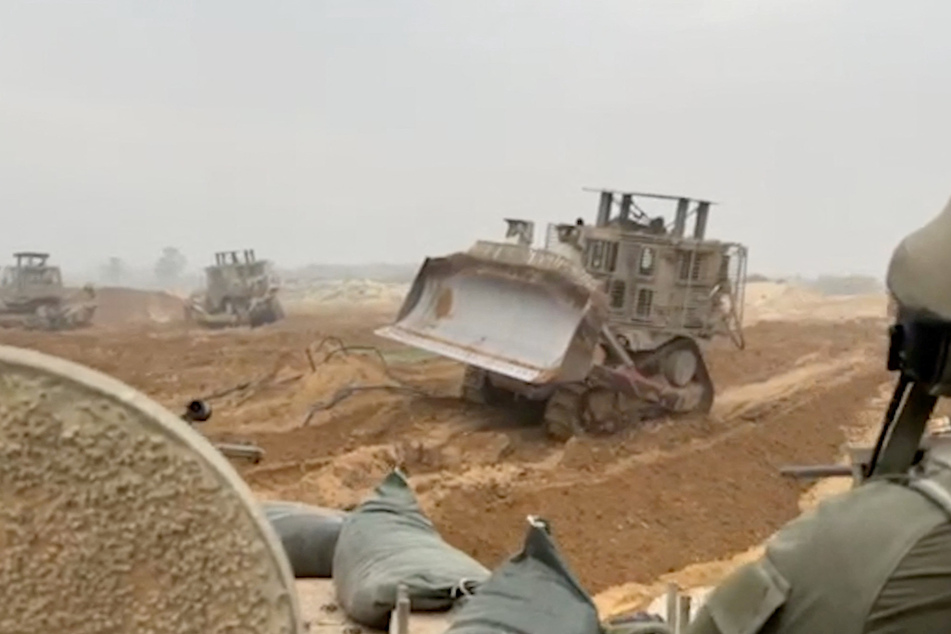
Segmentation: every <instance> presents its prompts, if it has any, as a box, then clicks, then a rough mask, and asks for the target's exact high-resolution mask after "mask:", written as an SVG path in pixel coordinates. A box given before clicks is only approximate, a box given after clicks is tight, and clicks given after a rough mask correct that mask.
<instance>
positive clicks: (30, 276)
mask: <svg viewBox="0 0 951 634" xmlns="http://www.w3.org/2000/svg"><path fill="white" fill-rule="evenodd" d="M49 257H50V255H49V253H41V252H38V251H19V252H17V253H14V254H13V259H14V261H15V262H16V263H15V264H14V265H13V266H6V267H4V269H3V277H2V282H0V285H2V286H19V287H23V286H36V287H50V286H54V287H58V286H61V285H62V283H63V280H62V276H61V274H60V271H59V268H58V267H55V266H48V265H47V261H48V260H49Z"/></svg>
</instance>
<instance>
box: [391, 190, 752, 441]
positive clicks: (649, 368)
mask: <svg viewBox="0 0 951 634" xmlns="http://www.w3.org/2000/svg"><path fill="white" fill-rule="evenodd" d="M598 191H599V193H600V204H599V207H598V214H597V220H596V222H595V224H594V225H593V226H590V225H585V223H584V221H583V220H582V219H579V220H577V221H576V222H575V223H574V224H567V225H551V226H549V231H548V235H547V238H546V244H545V248H544V249H535V248H532V242H533V232H534V225H533V224H532V223H531V222H527V221H522V220H507V221H506V222H507V223H508V226H509V230H508V234H507V238H508V241H507V242H487V241H479V242H477V243H476V244H475V245H474V246H473V247H472V248H470V249H469V250H468V251H467V252H464V253H456V254H453V255H450V256H447V257H441V258H428V259H427V260H426V261H425V263H424V264H423V266H422V268H421V269H420V271H419V273H418V274H417V276H416V279H415V280H414V282H413V285H412V287H411V288H410V291H409V294H408V295H407V297H406V299H405V300H404V302H403V306H402V307H401V309H400V311H399V314H398V316H397V319H396V321H395V323H394V324H392V325H390V326H387V327H384V328H381V329H379V330H378V331H377V334H379V335H381V336H383V337H387V338H389V339H393V340H396V341H399V342H402V343H405V344H408V345H411V346H414V347H417V348H422V349H424V350H428V351H430V352H434V353H436V354H440V355H443V356H446V357H449V358H452V359H456V360H458V361H461V362H463V363H465V364H467V371H466V375H465V381H464V385H463V396H464V397H465V398H466V399H468V400H472V401H479V402H483V403H489V404H499V405H508V406H513V405H516V404H519V403H521V404H524V405H526V406H527V407H528V409H529V411H530V412H533V413H537V414H538V415H540V416H541V417H542V418H544V420H545V424H546V427H547V429H548V431H549V433H550V434H552V435H553V436H555V437H558V438H562V439H564V438H567V437H570V436H571V435H573V434H579V433H587V434H603V433H610V432H613V431H615V430H618V429H621V428H623V427H624V426H626V425H629V424H631V423H633V422H636V421H640V420H645V419H650V418H656V417H663V416H676V415H683V414H689V413H694V412H699V413H705V412H708V411H709V410H710V408H711V406H712V405H713V400H714V387H713V382H712V380H711V378H710V375H709V373H708V371H707V366H706V363H705V362H704V358H703V354H702V352H701V349H700V347H699V345H698V342H703V341H708V340H711V339H713V338H714V337H717V336H727V337H730V338H732V340H733V341H734V343H735V344H736V345H737V346H738V347H740V348H742V347H743V345H744V344H743V334H742V317H743V292H744V288H745V284H746V257H747V250H746V247H744V246H742V245H740V244H736V243H727V242H720V241H716V240H709V239H707V238H706V227H707V219H708V216H709V212H710V207H711V205H712V203H711V202H709V201H705V200H695V199H692V198H687V197H683V196H663V195H656V194H637V193H632V192H614V191H611V190H598ZM635 198H638V199H640V198H647V199H652V200H655V201H657V200H661V201H672V202H675V203H676V213H675V217H674V220H673V222H672V223H670V224H667V223H666V222H665V220H664V219H663V218H662V217H651V216H648V215H647V214H646V213H645V212H644V211H643V210H642V209H641V208H640V207H639V206H638V205H637V203H636V202H635ZM615 208H617V210H618V213H617V214H614V210H615ZM690 216H693V218H694V226H693V234H692V235H686V229H687V221H688V218H689V217H690Z"/></svg>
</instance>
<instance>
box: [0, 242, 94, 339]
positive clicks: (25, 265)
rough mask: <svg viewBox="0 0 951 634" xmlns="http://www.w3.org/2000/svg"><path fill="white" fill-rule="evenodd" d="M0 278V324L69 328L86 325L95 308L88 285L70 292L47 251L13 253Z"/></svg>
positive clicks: (45, 328) (92, 292)
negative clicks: (50, 261)
mask: <svg viewBox="0 0 951 634" xmlns="http://www.w3.org/2000/svg"><path fill="white" fill-rule="evenodd" d="M13 258H14V260H15V263H14V264H13V265H11V266H6V267H4V269H3V276H2V279H0V327H2V328H24V329H28V330H71V329H74V328H80V327H83V326H87V325H89V323H90V322H92V318H93V315H94V314H95V312H96V303H95V292H94V291H93V289H92V287H91V286H86V287H84V288H83V289H82V290H80V291H76V292H70V291H68V290H67V289H66V288H64V287H63V277H62V274H61V273H60V269H59V267H58V266H52V265H50V264H47V260H48V259H49V254H48V253H36V252H21V253H14V254H13Z"/></svg>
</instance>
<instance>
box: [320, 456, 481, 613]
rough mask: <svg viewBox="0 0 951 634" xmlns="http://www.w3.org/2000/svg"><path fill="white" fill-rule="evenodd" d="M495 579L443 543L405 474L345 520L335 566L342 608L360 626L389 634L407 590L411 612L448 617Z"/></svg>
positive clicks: (391, 477) (395, 475) (389, 479)
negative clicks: (399, 593) (400, 593)
mask: <svg viewBox="0 0 951 634" xmlns="http://www.w3.org/2000/svg"><path fill="white" fill-rule="evenodd" d="M488 576H489V571H488V570H487V569H486V568H485V567H483V566H482V565H481V564H480V563H479V562H477V561H476V560H474V559H473V558H471V557H470V556H468V555H466V554H465V553H463V552H461V551H459V550H457V549H455V548H453V547H452V546H450V545H449V544H447V543H446V542H444V541H443V539H442V537H440V535H439V533H438V532H437V531H436V528H435V527H434V526H433V523H432V522H431V521H430V520H429V518H427V517H426V515H424V514H423V512H422V510H421V509H420V507H419V504H418V503H417V501H416V496H415V495H413V491H412V490H411V489H410V487H409V484H408V483H407V482H406V479H405V478H404V477H403V474H401V473H400V472H399V471H394V472H392V473H391V474H390V475H388V476H387V477H386V479H384V480H383V482H382V483H380V485H379V486H377V488H376V491H375V494H374V495H373V496H371V497H370V498H369V499H367V500H365V501H364V502H363V503H362V504H360V505H359V506H358V507H357V508H355V509H354V510H353V511H351V512H350V514H349V515H348V516H347V518H346V519H345V520H344V523H343V527H342V528H341V530H340V537H339V538H338V540H337V547H336V550H335V552H334V559H333V581H334V589H335V590H336V593H337V601H338V602H339V603H340V605H341V607H343V609H344V611H345V612H346V613H347V614H348V615H349V616H350V618H352V619H353V620H354V621H356V622H357V623H360V624H361V625H365V626H367V627H372V628H377V629H386V628H387V627H388V626H389V622H390V613H391V612H392V610H393V609H394V607H396V589H397V586H398V585H399V584H404V585H405V586H406V588H407V590H408V594H409V599H410V609H411V610H414V611H420V612H426V611H443V610H448V609H450V608H451V607H452V606H453V605H454V603H455V601H456V600H457V599H458V598H460V597H461V596H465V595H467V594H469V593H471V592H472V591H474V590H475V589H476V588H477V587H478V585H479V584H480V583H481V582H483V581H485V579H487V578H488Z"/></svg>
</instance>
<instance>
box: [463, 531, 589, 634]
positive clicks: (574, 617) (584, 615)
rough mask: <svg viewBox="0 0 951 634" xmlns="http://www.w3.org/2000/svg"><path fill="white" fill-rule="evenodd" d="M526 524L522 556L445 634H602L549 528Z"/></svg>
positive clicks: (484, 588) (485, 587)
mask: <svg viewBox="0 0 951 634" xmlns="http://www.w3.org/2000/svg"><path fill="white" fill-rule="evenodd" d="M529 524H530V527H529V529H528V535H527V536H526V538H525V545H524V547H523V548H522V552H520V553H519V554H517V555H515V556H514V557H512V558H511V559H510V560H509V561H507V562H506V563H504V564H502V565H501V566H500V567H499V568H498V569H497V570H496V571H495V572H493V573H492V576H491V577H489V580H488V581H486V582H485V583H484V584H482V586H481V587H480V588H479V590H478V592H476V594H475V595H474V596H472V597H470V598H469V600H468V601H467V602H466V604H465V605H464V606H462V608H461V609H460V610H459V613H458V615H456V617H455V619H453V623H452V626H451V627H450V628H449V629H448V630H446V634H601V631H602V630H601V624H600V623H599V621H598V610H597V608H595V606H594V601H593V600H592V599H591V596H590V595H589V594H588V593H587V592H586V591H585V589H584V588H582V587H581V584H579V583H578V581H577V580H576V579H575V576H574V574H572V572H571V570H570V569H569V568H568V565H567V564H566V563H565V562H564V560H562V558H561V556H560V555H559V554H558V549H557V547H556V546H555V543H554V541H553V540H552V538H551V535H550V534H549V531H548V525H547V523H546V522H544V520H538V519H534V518H529Z"/></svg>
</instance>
